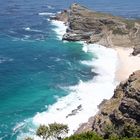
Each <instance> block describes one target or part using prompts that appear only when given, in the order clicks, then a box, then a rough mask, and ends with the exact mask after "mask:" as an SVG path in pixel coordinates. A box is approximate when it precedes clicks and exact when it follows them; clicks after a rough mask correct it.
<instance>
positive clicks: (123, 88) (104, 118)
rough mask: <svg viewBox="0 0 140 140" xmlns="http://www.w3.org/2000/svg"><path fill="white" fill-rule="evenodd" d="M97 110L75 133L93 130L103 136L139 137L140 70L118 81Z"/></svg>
mask: <svg viewBox="0 0 140 140" xmlns="http://www.w3.org/2000/svg"><path fill="white" fill-rule="evenodd" d="M99 110H100V111H99V112H98V114H97V115H96V116H94V117H91V118H90V119H89V121H88V122H87V123H85V124H83V125H81V127H80V128H79V129H78V131H77V133H79V132H80V133H81V132H85V131H95V132H97V133H98V134H101V135H102V136H104V137H108V136H109V135H112V134H114V135H118V136H123V137H124V136H127V137H140V70H139V71H136V72H134V73H133V74H132V75H130V77H129V79H128V80H126V81H125V82H123V83H120V85H119V86H118V87H117V88H116V90H115V91H114V95H113V97H112V98H111V99H110V100H105V101H103V102H102V103H101V105H100V106H99Z"/></svg>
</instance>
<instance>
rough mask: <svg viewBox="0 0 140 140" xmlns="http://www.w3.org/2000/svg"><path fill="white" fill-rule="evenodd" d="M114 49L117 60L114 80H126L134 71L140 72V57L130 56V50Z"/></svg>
mask: <svg viewBox="0 0 140 140" xmlns="http://www.w3.org/2000/svg"><path fill="white" fill-rule="evenodd" d="M115 49H116V51H117V53H118V58H119V64H118V70H117V72H116V78H117V81H118V82H120V81H124V80H126V79H127V78H128V77H129V75H130V74H131V73H133V72H134V71H136V70H140V56H133V55H131V53H132V51H133V49H132V48H123V47H116V48H115Z"/></svg>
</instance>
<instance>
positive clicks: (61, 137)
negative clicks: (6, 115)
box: [25, 123, 140, 140]
mask: <svg viewBox="0 0 140 140" xmlns="http://www.w3.org/2000/svg"><path fill="white" fill-rule="evenodd" d="M67 133H68V126H67V125H64V124H58V123H52V124H49V125H48V126H45V125H40V126H39V128H38V129H37V131H36V135H37V136H39V137H40V138H42V140H50V139H55V140H140V127H139V126H134V125H132V124H125V125H123V126H122V127H121V128H117V127H115V126H112V125H108V126H106V128H105V131H104V133H105V134H106V135H105V137H104V138H103V137H102V136H100V135H98V134H96V133H95V132H93V131H90V132H85V133H81V134H74V135H72V136H70V137H66V138H65V136H66V134H67ZM25 140H33V139H32V138H30V137H28V138H26V139H25Z"/></svg>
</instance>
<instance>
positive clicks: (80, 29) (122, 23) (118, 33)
mask: <svg viewBox="0 0 140 140" xmlns="http://www.w3.org/2000/svg"><path fill="white" fill-rule="evenodd" d="M55 19H57V20H61V21H64V22H65V23H67V24H68V29H67V33H66V34H65V35H64V36H63V39H64V40H68V41H81V40H83V41H87V42H88V43H98V44H101V45H104V46H107V47H113V46H121V47H134V48H135V49H134V52H133V54H134V55H137V54H139V53H140V41H139V40H140V24H139V23H140V22H139V21H138V22H136V21H132V20H126V19H123V18H120V17H116V16H112V15H109V14H104V13H99V12H95V11H91V10H89V9H87V8H85V7H83V6H80V5H78V4H73V5H72V6H71V7H70V9H69V10H64V11H63V12H62V13H60V14H58V15H57V16H56V17H55Z"/></svg>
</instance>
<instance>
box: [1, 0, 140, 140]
mask: <svg viewBox="0 0 140 140" xmlns="http://www.w3.org/2000/svg"><path fill="white" fill-rule="evenodd" d="M73 2H77V3H80V4H82V5H85V6H87V7H89V8H90V9H93V10H96V11H102V12H107V13H111V14H113V15H118V16H123V17H125V18H131V19H140V14H139V13H140V1H139V0H133V1H132V0H125V1H124V0H123V1H122V0H118V1H113V0H94V1H92V0H67V1H66V0H61V1H58V0H51V1H49V0H40V1H33V0H0V9H1V10H0V140H22V139H24V138H25V137H26V136H31V137H34V138H35V139H36V140H37V139H38V138H36V137H35V136H34V134H35V131H36V129H37V127H38V126H39V125H40V124H49V123H53V122H59V123H64V124H68V126H69V129H70V131H69V135H70V134H72V133H73V132H74V131H75V130H76V129H77V128H78V126H79V125H80V124H81V123H83V122H86V121H87V120H88V118H89V117H90V116H92V115H94V114H95V113H96V112H97V111H98V109H97V105H98V104H99V103H100V102H101V101H102V100H103V99H104V98H106V99H108V98H110V97H111V96H112V95H113V90H114V88H115V86H116V81H115V71H116V68H117V63H118V59H117V54H116V52H115V51H114V50H113V49H107V48H105V47H103V46H99V45H96V44H94V45H93V44H91V45H87V44H84V43H83V42H66V41H64V42H63V41H62V40H61V38H62V35H63V33H65V30H66V27H65V25H64V24H63V23H61V22H57V21H50V20H49V17H50V16H53V15H54V14H55V13H57V12H60V11H61V10H63V9H66V8H68V7H69V6H70V5H71V4H72V3H73ZM74 110H77V111H76V112H75V111H74ZM73 111H74V112H75V113H74V114H73V113H72V112H73Z"/></svg>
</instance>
